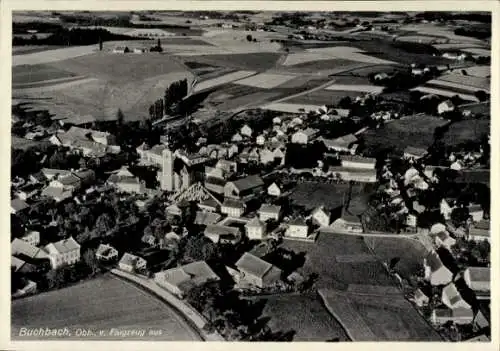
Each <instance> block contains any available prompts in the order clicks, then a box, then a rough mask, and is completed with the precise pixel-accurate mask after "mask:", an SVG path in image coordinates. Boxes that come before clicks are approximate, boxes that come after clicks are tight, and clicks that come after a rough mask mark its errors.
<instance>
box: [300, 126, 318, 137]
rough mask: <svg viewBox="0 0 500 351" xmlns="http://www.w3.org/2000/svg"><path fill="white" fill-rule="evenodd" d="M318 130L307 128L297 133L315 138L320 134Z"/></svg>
mask: <svg viewBox="0 0 500 351" xmlns="http://www.w3.org/2000/svg"><path fill="white" fill-rule="evenodd" d="M318 132H319V131H318V130H317V129H314V128H306V129H301V130H299V131H298V132H297V133H302V134H304V135H306V136H308V137H312V136H315V135H316V134H318Z"/></svg>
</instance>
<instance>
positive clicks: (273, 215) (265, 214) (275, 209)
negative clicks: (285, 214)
mask: <svg viewBox="0 0 500 351" xmlns="http://www.w3.org/2000/svg"><path fill="white" fill-rule="evenodd" d="M280 217H281V206H276V205H268V204H262V205H261V206H260V208H259V219H260V220H261V221H262V222H267V221H268V220H270V219H271V220H274V221H279V219H280Z"/></svg>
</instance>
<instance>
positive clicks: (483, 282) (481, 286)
mask: <svg viewBox="0 0 500 351" xmlns="http://www.w3.org/2000/svg"><path fill="white" fill-rule="evenodd" d="M464 280H465V283H466V284H467V286H468V287H469V288H471V289H472V290H473V291H475V292H487V293H489V292H490V288H491V268H489V267H468V268H467V269H466V270H465V271H464Z"/></svg>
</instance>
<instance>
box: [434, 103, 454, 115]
mask: <svg viewBox="0 0 500 351" xmlns="http://www.w3.org/2000/svg"><path fill="white" fill-rule="evenodd" d="M454 109H455V105H453V103H452V102H451V101H450V100H446V101H443V102H442V103H440V104H439V105H438V107H437V110H438V114H440V115H442V114H443V113H446V112H451V111H453V110H454Z"/></svg>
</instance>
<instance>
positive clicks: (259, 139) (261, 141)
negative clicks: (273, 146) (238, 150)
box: [255, 134, 266, 145]
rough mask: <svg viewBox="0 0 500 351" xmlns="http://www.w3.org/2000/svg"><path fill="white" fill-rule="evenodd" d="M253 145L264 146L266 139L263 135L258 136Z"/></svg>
mask: <svg viewBox="0 0 500 351" xmlns="http://www.w3.org/2000/svg"><path fill="white" fill-rule="evenodd" d="M255 143H256V144H257V145H264V144H265V143H266V137H265V136H264V134H260V135H258V136H257V138H256V139H255Z"/></svg>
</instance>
